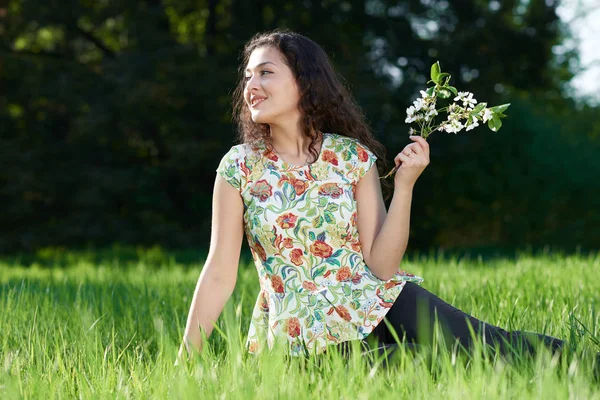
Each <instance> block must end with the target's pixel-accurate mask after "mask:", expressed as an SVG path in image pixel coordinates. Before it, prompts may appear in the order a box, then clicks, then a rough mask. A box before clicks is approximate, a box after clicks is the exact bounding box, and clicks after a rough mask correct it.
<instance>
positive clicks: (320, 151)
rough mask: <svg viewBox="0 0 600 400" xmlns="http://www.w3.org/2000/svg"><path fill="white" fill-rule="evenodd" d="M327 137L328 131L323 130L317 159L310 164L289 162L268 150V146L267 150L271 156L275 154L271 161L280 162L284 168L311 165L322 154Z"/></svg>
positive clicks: (317, 160)
mask: <svg viewBox="0 0 600 400" xmlns="http://www.w3.org/2000/svg"><path fill="white" fill-rule="evenodd" d="M328 138H329V133H326V132H323V140H322V141H321V149H320V150H319V154H318V156H317V159H316V160H315V161H314V162H313V163H312V164H303V165H298V164H290V163H288V162H287V161H285V160H284V159H283V157H282V156H280V155H279V154H277V153H275V151H273V150H270V149H268V148H267V151H268V152H270V153H271V155H272V156H275V157H274V158H275V159H276V161H273V162H274V163H276V164H281V165H282V166H283V167H284V168H285V169H297V168H306V167H309V166H311V165H315V164H316V163H317V162H319V160H320V159H321V156H322V155H323V150H324V148H325V144H326V141H327V139H328ZM270 159H271V160H273V158H271V157H270Z"/></svg>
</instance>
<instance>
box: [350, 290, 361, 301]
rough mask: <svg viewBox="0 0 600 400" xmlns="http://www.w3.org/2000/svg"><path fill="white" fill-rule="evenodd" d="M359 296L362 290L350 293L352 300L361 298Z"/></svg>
mask: <svg viewBox="0 0 600 400" xmlns="http://www.w3.org/2000/svg"><path fill="white" fill-rule="evenodd" d="M361 294H362V290H360V289H354V290H353V291H352V298H353V299H358V298H359V297H360V296H361Z"/></svg>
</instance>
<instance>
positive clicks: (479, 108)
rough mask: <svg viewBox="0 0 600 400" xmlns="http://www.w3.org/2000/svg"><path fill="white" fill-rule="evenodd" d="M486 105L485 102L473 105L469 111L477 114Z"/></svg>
mask: <svg viewBox="0 0 600 400" xmlns="http://www.w3.org/2000/svg"><path fill="white" fill-rule="evenodd" d="M486 106H487V103H485V102H482V103H479V104H477V105H476V106H475V108H474V109H473V110H472V111H471V113H470V114H471V115H475V114H479V113H480V112H482V111H483V109H484V108H485V107H486Z"/></svg>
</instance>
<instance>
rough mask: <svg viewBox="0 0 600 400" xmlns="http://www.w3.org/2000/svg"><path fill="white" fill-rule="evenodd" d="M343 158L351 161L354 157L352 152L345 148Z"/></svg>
mask: <svg viewBox="0 0 600 400" xmlns="http://www.w3.org/2000/svg"><path fill="white" fill-rule="evenodd" d="M342 158H343V159H344V161H350V159H351V158H352V153H350V152H349V151H348V150H344V152H343V153H342Z"/></svg>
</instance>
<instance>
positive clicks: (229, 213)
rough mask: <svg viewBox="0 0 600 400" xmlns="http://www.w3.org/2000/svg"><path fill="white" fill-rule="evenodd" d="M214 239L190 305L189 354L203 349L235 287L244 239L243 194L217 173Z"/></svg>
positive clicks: (186, 342)
mask: <svg viewBox="0 0 600 400" xmlns="http://www.w3.org/2000/svg"><path fill="white" fill-rule="evenodd" d="M212 208H213V212H212V224H211V239H210V248H209V251H208V256H207V258H206V262H205V264H204V268H203V269H202V273H201V274H200V277H199V278H198V283H197V284H196V289H195V291H194V297H193V299H192V304H191V306H190V311H189V314H188V319H187V324H186V327H185V333H184V336H183V344H182V346H181V348H180V350H179V356H180V358H181V356H182V353H183V348H184V347H185V348H186V349H187V351H188V353H191V351H192V350H196V351H200V350H201V349H202V337H201V333H200V331H201V330H203V331H204V332H205V334H206V337H207V338H208V337H209V336H210V334H211V332H212V330H213V323H214V322H215V321H216V320H217V319H218V318H219V316H220V315H221V312H222V311H223V307H224V306H225V303H227V301H228V300H229V298H230V297H231V294H232V293H233V289H234V288H235V283H236V278H237V271H238V264H239V261H240V250H241V245H242V239H243V232H244V227H243V226H244V225H243V212H244V203H243V200H242V197H241V196H240V193H239V192H238V191H237V190H236V189H235V188H234V187H233V186H231V185H230V184H229V183H227V181H226V180H225V179H223V177H221V176H220V175H219V174H217V177H216V179H215V185H214V189H213V204H212Z"/></svg>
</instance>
